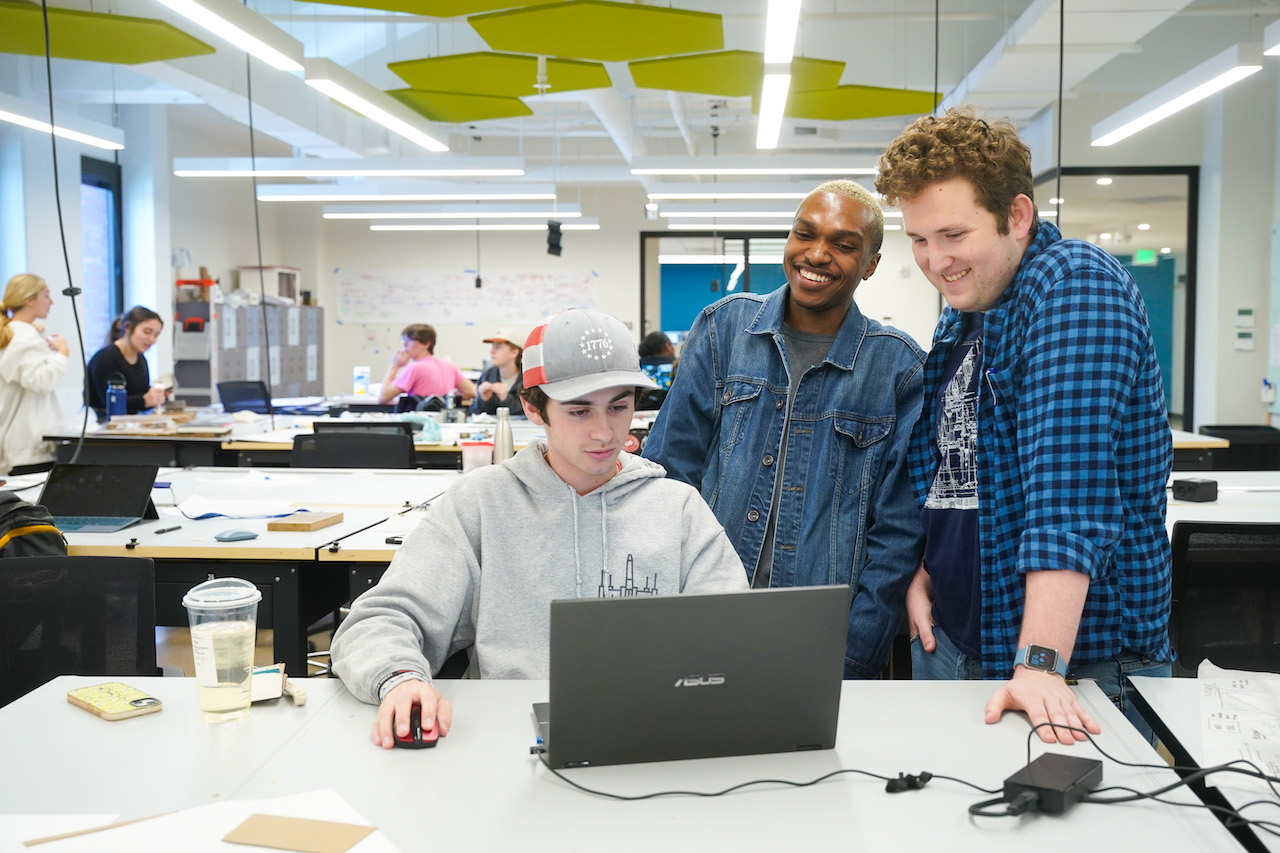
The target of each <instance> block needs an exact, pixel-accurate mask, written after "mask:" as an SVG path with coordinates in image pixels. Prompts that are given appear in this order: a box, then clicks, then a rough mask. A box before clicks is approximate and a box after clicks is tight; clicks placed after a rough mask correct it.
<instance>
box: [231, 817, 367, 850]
mask: <svg viewBox="0 0 1280 853" xmlns="http://www.w3.org/2000/svg"><path fill="white" fill-rule="evenodd" d="M377 831H378V829H377V827H374V826H357V825H355V824H353V823H334V822H333V821H330V820H310V819H308V818H303V817H281V816H279V815H269V814H252V815H249V817H247V818H245V821H244V823H242V824H240V825H239V826H237V827H236V828H235V829H233V830H231V831H230V832H228V833H227V834H226V835H224V836H222V840H223V841H228V842H230V843H232V844H251V845H254V846H257V847H270V848H272V849H274V850H296V851H298V853H346V851H348V850H350V849H351V848H352V847H354V846H355V845H356V844H358V843H359V842H360V841H362V840H363V839H364V838H365V836H367V835H371V834H373V833H374V832H377Z"/></svg>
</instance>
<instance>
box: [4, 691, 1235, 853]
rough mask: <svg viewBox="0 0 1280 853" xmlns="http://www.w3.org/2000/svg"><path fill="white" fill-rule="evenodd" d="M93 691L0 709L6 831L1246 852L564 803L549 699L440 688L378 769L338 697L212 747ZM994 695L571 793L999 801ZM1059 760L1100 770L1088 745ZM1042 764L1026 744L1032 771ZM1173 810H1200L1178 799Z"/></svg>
mask: <svg viewBox="0 0 1280 853" xmlns="http://www.w3.org/2000/svg"><path fill="white" fill-rule="evenodd" d="M100 680H101V679H91V678H85V677H76V676H64V677H62V678H59V679H56V680H55V681H53V682H51V683H49V684H46V685H45V686H43V687H41V688H39V689H37V690H36V691H33V692H32V693H31V694H28V695H27V696H25V697H23V698H22V699H20V700H18V701H17V702H15V703H13V704H11V705H9V706H8V707H6V708H3V709H0V745H2V748H3V754H4V755H5V756H6V758H7V759H8V761H7V763H8V764H9V765H10V768H11V769H12V768H17V767H21V768H22V771H21V772H9V773H4V774H0V812H6V813H12V814H20V813H40V812H64V813H66V812H118V813H120V814H121V816H122V817H124V818H129V817H139V816H143V815H149V814H155V813H157V812H163V811H165V810H168V809H175V808H183V807H190V806H197V805H203V804H205V803H208V802H215V801H218V800H219V799H226V798H259V797H272V796H282V795H286V794H293V793H298V792H302V791H309V790H313V789H316V788H324V787H332V788H334V789H336V790H337V791H338V793H339V794H340V795H341V796H342V797H344V798H345V799H346V800H347V802H348V803H350V804H351V805H352V806H353V807H354V808H355V809H356V810H357V811H359V812H360V813H361V814H363V815H364V817H365V818H367V819H368V820H369V821H370V822H371V823H372V824H374V825H375V826H378V827H380V828H381V829H382V832H383V833H384V834H385V835H386V837H387V838H389V839H390V840H391V842H392V843H394V844H395V845H397V846H398V847H399V849H401V850H403V851H406V853H409V852H410V851H418V850H428V849H432V850H446V849H454V850H517V849H518V850H522V851H523V850H556V851H564V850H592V851H594V850H605V849H607V850H646V851H651V850H675V851H678V850H710V849H717V850H768V851H777V850H780V849H781V850H840V851H848V850H884V849H890V848H891V847H897V848H901V847H907V846H909V847H917V846H918V847H920V848H921V849H930V850H938V851H943V850H946V851H955V850H972V851H981V853H988V851H1003V850H1009V851H1026V850H1035V851H1037V853H1055V851H1063V853H1068V851H1069V853H1079V851H1080V850H1081V849H1084V848H1088V847H1091V846H1092V847H1096V848H1097V849H1106V847H1107V845H1106V844H1105V842H1103V839H1129V840H1132V839H1141V844H1140V845H1138V846H1140V847H1141V848H1142V849H1148V850H1160V851H1162V853H1166V851H1167V852H1168V853H1178V851H1236V850H1238V849H1239V847H1238V845H1237V844H1236V842H1235V840H1234V839H1232V838H1231V836H1230V835H1229V834H1228V833H1227V831H1226V830H1225V829H1224V828H1223V827H1222V825H1221V824H1220V823H1219V822H1218V821H1217V819H1215V818H1213V817H1212V816H1211V815H1209V814H1207V813H1206V812H1205V811H1204V810H1203V809H1176V808H1172V807H1169V806H1164V805H1160V804H1155V803H1135V804H1128V805H1122V806H1098V805H1089V804H1085V805H1079V806H1076V808H1075V809H1074V810H1073V811H1071V812H1070V813H1069V814H1067V815H1066V816H1064V817H1050V816H1044V815H1041V816H1025V817H1022V818H999V819H985V818H971V817H970V816H969V815H968V813H967V811H966V809H967V808H968V806H969V805H971V804H972V803H975V802H978V801H979V800H983V799H987V798H988V796H989V795H985V794H981V793H979V792H977V791H974V790H972V789H969V788H966V787H963V786H960V785H957V784H955V783H952V782H946V781H943V780H938V779H935V780H933V781H932V782H931V783H930V784H929V786H928V787H927V788H926V789H925V790H923V791H912V792H906V793H902V794H892V795H891V794H886V793H885V792H884V783H883V782H880V781H877V780H873V779H868V778H867V777H862V776H856V775H842V776H838V777H835V778H834V779H831V780H828V781H825V782H823V783H821V784H818V785H815V786H813V787H810V788H801V789H792V788H784V787H780V786H768V785H765V786H757V787H752V788H749V789H746V790H744V791H740V792H736V793H733V794H730V795H728V796H725V797H719V798H714V799H705V798H691V797H664V798H658V799H654V800H646V801H641V802H616V801H612V800H606V799H603V798H599V797H594V796H591V795H588V794H584V793H581V792H578V791H576V790H574V789H572V788H570V787H569V786H568V785H566V784H565V783H564V782H562V781H561V780H559V779H556V778H555V777H553V776H551V774H550V773H549V772H548V771H547V770H545V769H544V768H543V767H542V765H541V764H539V763H538V761H537V760H536V759H535V758H533V757H532V756H530V755H529V752H528V747H529V745H530V744H531V742H532V738H533V724H532V719H531V713H530V707H529V706H530V703H532V702H534V701H542V700H545V699H546V696H547V685H546V682H539V681H530V682H518V681H510V682H502V681H496V682H495V681H483V682H482V681H463V682H442V688H443V689H444V690H445V692H446V693H447V695H448V696H449V697H450V698H451V700H452V701H453V703H454V708H455V726H454V729H453V731H452V733H451V734H450V735H449V736H448V737H447V738H445V739H443V740H442V741H441V743H440V745H439V746H438V747H437V748H436V749H433V750H423V751H414V750H390V751H384V750H381V749H378V748H376V747H374V746H373V745H372V744H371V743H370V742H369V728H370V726H371V724H372V720H373V715H374V708H373V707H372V706H369V705H363V704H361V703H360V702H357V701H356V700H355V699H354V698H352V697H351V696H350V694H348V693H347V692H346V691H345V690H344V689H342V687H341V685H340V683H339V682H337V681H336V680H329V679H311V680H309V681H307V682H306V688H307V692H308V695H309V697H310V701H309V702H308V703H307V705H306V706H305V707H303V708H295V707H293V706H291V705H289V704H287V703H285V704H278V705H276V706H274V707H255V708H254V709H253V711H252V712H251V713H250V716H249V719H248V720H247V721H244V722H240V723H235V724H230V725H227V726H224V727H215V726H208V725H204V724H203V723H201V722H200V720H199V713H198V711H197V709H196V708H197V706H196V696H195V687H194V685H193V683H192V680H191V679H148V678H131V679H127V680H128V681H129V682H130V683H133V684H135V685H136V686H138V687H140V688H142V689H144V690H147V691H149V692H151V693H152V694H153V695H156V696H158V697H160V698H161V699H162V700H163V701H164V702H165V710H164V711H162V712H161V713H159V714H156V715H151V716H146V717H138V718H134V719H131V720H122V721H119V722H114V723H108V722H104V721H102V720H100V719H98V718H96V717H94V716H92V715H90V714H87V713H85V712H84V711H81V710H79V709H77V708H75V707H72V706H71V705H69V704H68V703H67V702H66V699H65V694H66V691H67V690H68V689H71V688H73V687H76V686H80V685H83V684H88V683H94V682H95V681H100ZM990 691H991V685H989V684H984V683H982V682H903V681H897V682H894V681H869V682H846V684H845V688H844V696H843V700H842V711H841V724H840V731H839V737H838V740H837V747H836V749H834V750H824V751H821V752H807V753H796V754H786V755H766V756H744V757H737V758H723V759H708V760H699V761H680V762H663V763H657V764H639V765H628V766H617V767H597V768H590V769H581V770H574V771H568V773H569V774H570V776H571V778H573V779H574V780H576V781H578V782H580V783H582V784H585V785H588V786H592V787H598V788H601V789H604V790H608V791H612V792H617V793H624V794H639V793H646V792H651V791H658V790H669V789H674V788H680V789H694V790H718V789H720V788H723V787H728V786H729V785H733V784H737V783H739V782H743V781H748V780H751V779H757V778H784V779H791V780H797V781H800V780H808V779H812V778H815V777H817V776H820V775H822V774H824V773H827V772H830V771H832V770H835V769H837V768H840V767H857V768H860V769H865V770H869V771H871V772H875V773H879V774H882V775H888V776H892V775H896V774H897V773H898V772H899V771H904V772H910V773H918V772H920V771H921V770H928V771H930V772H932V773H935V774H946V775H953V776H958V777H961V778H965V779H967V780H969V781H973V782H975V783H977V784H980V785H982V786H984V787H987V788H998V787H999V786H1000V785H1001V784H1002V782H1003V780H1004V778H1005V777H1006V776H1008V775H1010V774H1012V773H1013V772H1015V771H1016V770H1018V769H1020V768H1021V767H1022V766H1023V764H1024V762H1025V750H1026V746H1025V744H1026V740H1027V733H1028V727H1027V725H1026V723H1025V722H1024V721H1022V720H1020V719H1017V718H1015V717H1006V719H1005V720H1004V721H1003V722H1002V723H1000V724H999V725H995V726H987V725H984V724H983V722H982V713H981V711H982V706H983V704H984V703H985V702H986V699H987V697H988V695H989V693H990ZM1078 692H1079V694H1080V696H1081V698H1082V700H1083V701H1084V702H1085V704H1086V705H1087V706H1088V707H1089V708H1090V710H1091V711H1092V713H1094V714H1095V715H1096V716H1097V717H1098V718H1099V719H1100V720H1101V721H1102V725H1103V726H1104V728H1105V729H1106V731H1107V733H1106V734H1104V735H1103V736H1102V737H1101V739H1100V742H1101V743H1102V744H1103V746H1104V748H1106V749H1107V750H1108V751H1111V752H1112V754H1114V755H1116V756H1117V757H1119V758H1121V759H1123V760H1140V761H1150V762H1153V763H1155V762H1158V758H1157V757H1156V755H1155V753H1154V752H1153V751H1152V750H1151V749H1150V747H1149V746H1147V745H1146V743H1145V742H1144V741H1143V740H1142V739H1141V738H1140V737H1139V736H1138V735H1137V733H1136V732H1135V731H1134V730H1133V729H1132V728H1131V727H1129V725H1128V724H1127V723H1126V722H1125V721H1124V720H1123V718H1122V717H1121V716H1120V714H1119V712H1118V711H1116V710H1115V708H1114V707H1113V706H1112V705H1111V704H1110V703H1109V702H1108V701H1107V700H1106V699H1105V698H1104V697H1103V696H1102V694H1101V693H1100V692H1099V691H1098V690H1097V688H1096V687H1095V686H1094V685H1092V684H1086V685H1082V686H1081V687H1080V688H1078ZM642 734H643V733H638V735H640V736H642ZM1054 749H1056V750H1061V751H1066V752H1068V753H1070V754H1073V755H1082V756H1092V755H1095V754H1096V753H1095V752H1094V750H1093V749H1092V747H1090V746H1088V745H1087V744H1086V745H1082V746H1075V747H1069V748H1068V747H1054ZM1041 751H1042V748H1041V746H1040V745H1039V742H1038V741H1037V742H1036V745H1035V746H1033V752H1034V753H1036V754H1038V753H1039V752H1041ZM1172 779H1173V773H1172V771H1165V770H1135V769H1129V768H1123V767H1119V766H1117V765H1113V764H1110V763H1107V764H1106V766H1105V767H1104V777H1103V784H1104V785H1105V784H1130V785H1133V786H1134V787H1137V788H1139V789H1150V788H1154V787H1156V786H1157V784H1159V783H1167V782H1169V781H1172ZM1181 796H1186V797H1187V798H1188V801H1194V797H1193V795H1191V794H1190V793H1189V792H1187V793H1185V794H1183V795H1181ZM0 819H2V818H0ZM1124 844H1125V846H1133V845H1131V844H1130V843H1129V841H1125V842H1124ZM1098 845H1101V846H1098ZM49 849H50V853H55V851H56V848H52V847H51V848H49ZM104 849H105V848H104ZM360 849H361V848H360V847H359V846H357V847H355V848H354V851H355V853H359V850H360Z"/></svg>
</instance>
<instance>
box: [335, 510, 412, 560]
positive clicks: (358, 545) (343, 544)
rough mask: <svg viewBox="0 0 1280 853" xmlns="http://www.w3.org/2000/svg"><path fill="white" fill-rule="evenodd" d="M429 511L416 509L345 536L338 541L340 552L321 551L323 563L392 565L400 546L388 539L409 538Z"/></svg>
mask: <svg viewBox="0 0 1280 853" xmlns="http://www.w3.org/2000/svg"><path fill="white" fill-rule="evenodd" d="M426 512H427V510H425V509H414V510H409V511H407V512H401V513H397V514H396V515H393V516H391V517H389V518H388V519H387V520H386V521H384V522H382V523H381V524H377V525H374V526H373V527H368V528H365V529H364V530H360V531H357V532H356V533H352V534H351V535H350V536H344V537H342V538H341V539H339V540H338V541H337V542H336V544H337V546H338V550H336V551H334V550H332V549H331V548H325V549H323V550H322V551H320V554H319V559H320V562H322V563H327V562H335V561H336V562H343V563H352V562H355V563H390V562H391V558H392V557H394V556H395V555H396V551H398V550H399V549H400V546H399V545H395V544H392V543H389V542H387V537H388V536H407V535H408V534H409V532H410V531H411V530H413V528H415V527H417V526H418V522H419V521H421V520H422V517H423V515H424V514H425V513H426Z"/></svg>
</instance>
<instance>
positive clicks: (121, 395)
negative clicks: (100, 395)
mask: <svg viewBox="0 0 1280 853" xmlns="http://www.w3.org/2000/svg"><path fill="white" fill-rule="evenodd" d="M128 411H129V394H128V392H127V391H126V390H125V384H124V377H123V376H121V375H120V374H119V373H113V374H111V375H110V376H109V377H107V417H114V416H116V415H123V414H127V413H128Z"/></svg>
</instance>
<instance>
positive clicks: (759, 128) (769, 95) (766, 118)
mask: <svg viewBox="0 0 1280 853" xmlns="http://www.w3.org/2000/svg"><path fill="white" fill-rule="evenodd" d="M766 67H768V66H766ZM790 88H791V74H790V72H788V73H786V74H765V75H764V84H763V85H762V86H761V88H760V116H759V118H758V119H757V124H756V148H760V149H764V150H766V151H768V150H772V149H774V148H777V147H778V136H779V135H780V134H781V133H782V111H783V110H784V109H786V106H787V91H788V90H789V89H790Z"/></svg>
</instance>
